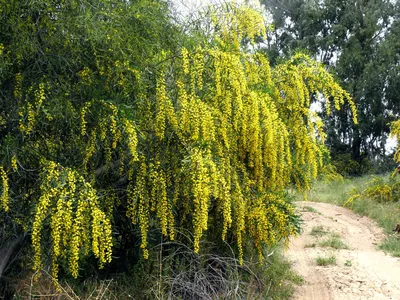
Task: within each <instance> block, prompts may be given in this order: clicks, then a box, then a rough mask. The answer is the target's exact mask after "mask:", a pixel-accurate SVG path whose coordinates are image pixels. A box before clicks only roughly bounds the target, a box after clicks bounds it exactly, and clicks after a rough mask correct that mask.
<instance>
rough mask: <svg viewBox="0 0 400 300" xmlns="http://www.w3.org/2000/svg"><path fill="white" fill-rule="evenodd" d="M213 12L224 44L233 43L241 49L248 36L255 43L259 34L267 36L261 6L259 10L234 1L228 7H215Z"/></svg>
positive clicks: (212, 16) (214, 20)
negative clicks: (220, 8) (221, 8)
mask: <svg viewBox="0 0 400 300" xmlns="http://www.w3.org/2000/svg"><path fill="white" fill-rule="evenodd" d="M211 13H212V14H211V21H212V22H213V24H214V26H215V27H216V28H217V30H218V31H217V33H219V34H220V38H219V42H220V43H221V45H222V46H227V45H233V47H234V48H235V49H237V50H239V49H240V44H241V42H242V40H243V39H245V38H247V39H249V40H250V42H251V43H254V42H255V38H256V37H257V36H261V37H264V38H265V36H266V27H265V22H264V18H263V16H262V13H261V8H260V9H258V10H257V9H255V8H252V7H249V6H248V5H238V4H236V3H235V2H232V3H231V4H230V5H229V6H228V7H227V9H223V10H219V9H215V8H214V9H213V10H212V11H211Z"/></svg>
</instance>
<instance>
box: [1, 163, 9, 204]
mask: <svg viewBox="0 0 400 300" xmlns="http://www.w3.org/2000/svg"><path fill="white" fill-rule="evenodd" d="M0 178H1V182H2V189H3V191H2V193H1V196H0V204H1V207H2V208H3V209H4V210H5V211H8V177H7V173H6V171H5V170H4V168H3V167H1V166H0Z"/></svg>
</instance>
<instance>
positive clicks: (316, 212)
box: [302, 206, 320, 214]
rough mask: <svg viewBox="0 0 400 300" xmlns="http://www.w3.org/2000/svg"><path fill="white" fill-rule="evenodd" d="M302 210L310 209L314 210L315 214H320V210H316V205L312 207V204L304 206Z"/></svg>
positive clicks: (309, 210)
mask: <svg viewBox="0 0 400 300" xmlns="http://www.w3.org/2000/svg"><path fill="white" fill-rule="evenodd" d="M302 211H308V212H312V213H315V214H320V212H319V211H318V210H316V209H315V208H314V207H311V206H304V207H303V210H302Z"/></svg>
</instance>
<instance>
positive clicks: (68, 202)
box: [32, 162, 112, 279]
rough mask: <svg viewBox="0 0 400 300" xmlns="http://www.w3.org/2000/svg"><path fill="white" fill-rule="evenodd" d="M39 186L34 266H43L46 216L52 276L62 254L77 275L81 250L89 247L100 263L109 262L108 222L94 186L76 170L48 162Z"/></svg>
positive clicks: (109, 229) (55, 273) (33, 240)
mask: <svg viewBox="0 0 400 300" xmlns="http://www.w3.org/2000/svg"><path fill="white" fill-rule="evenodd" d="M40 190H41V196H40V197H39V199H38V201H37V205H36V212H35V217H34V222H33V228H32V244H33V249H34V268H35V269H36V270H38V269H40V268H41V266H42V239H43V234H44V228H45V227H46V222H47V221H46V220H47V219H50V220H49V222H50V237H51V245H52V254H51V257H52V275H53V277H54V278H55V279H57V275H58V268H59V260H60V259H61V258H68V261H69V268H70V271H71V274H72V275H73V276H74V277H75V278H76V277H77V276H78V270H79V265H78V262H79V257H80V253H83V254H87V253H88V252H89V249H90V248H91V249H92V252H93V254H94V255H95V257H97V258H98V259H99V263H100V267H102V266H103V264H104V263H108V262H110V261H111V251H112V249H111V248H112V228H111V222H110V220H109V218H107V216H106V214H105V213H104V212H103V211H102V210H101V209H100V204H99V202H98V197H97V195H96V191H95V190H94V189H93V187H92V186H91V185H90V184H89V183H87V182H86V181H85V180H84V178H83V177H82V176H80V175H79V174H78V173H77V172H75V171H73V170H71V169H68V168H62V167H61V166H60V165H58V164H56V163H54V162H48V163H47V164H46V165H45V166H44V172H43V174H42V183H41V186H40ZM90 244H91V247H90Z"/></svg>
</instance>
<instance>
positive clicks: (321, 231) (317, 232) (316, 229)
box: [310, 225, 328, 236]
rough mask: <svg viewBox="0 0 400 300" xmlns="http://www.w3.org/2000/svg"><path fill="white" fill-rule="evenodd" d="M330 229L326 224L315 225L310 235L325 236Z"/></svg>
mask: <svg viewBox="0 0 400 300" xmlns="http://www.w3.org/2000/svg"><path fill="white" fill-rule="evenodd" d="M327 233H328V231H327V230H326V229H325V228H324V226H321V225H319V226H315V227H313V228H312V229H311V232H310V235H312V236H323V235H325V234H327Z"/></svg>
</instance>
